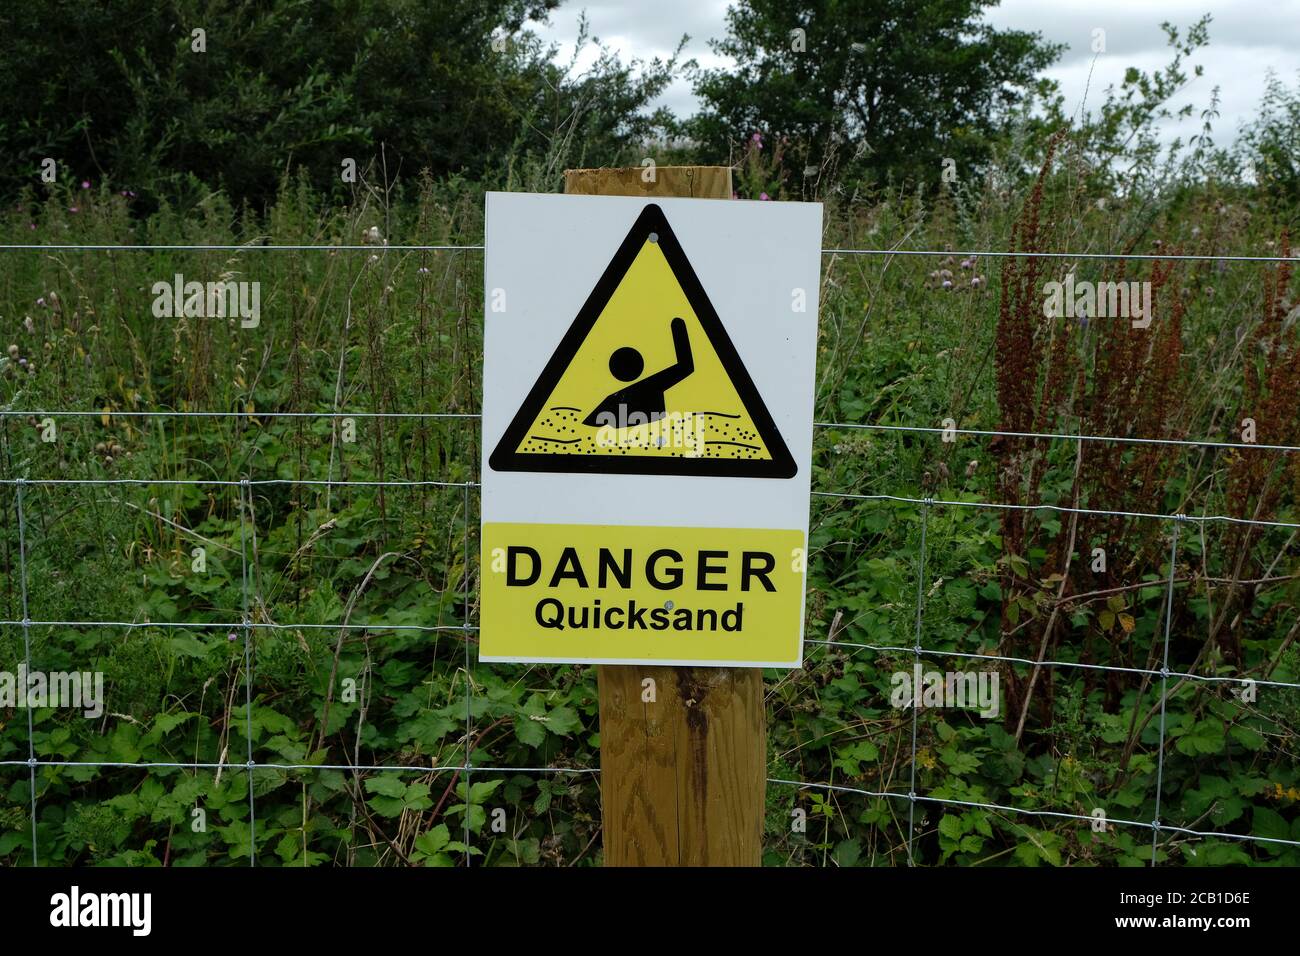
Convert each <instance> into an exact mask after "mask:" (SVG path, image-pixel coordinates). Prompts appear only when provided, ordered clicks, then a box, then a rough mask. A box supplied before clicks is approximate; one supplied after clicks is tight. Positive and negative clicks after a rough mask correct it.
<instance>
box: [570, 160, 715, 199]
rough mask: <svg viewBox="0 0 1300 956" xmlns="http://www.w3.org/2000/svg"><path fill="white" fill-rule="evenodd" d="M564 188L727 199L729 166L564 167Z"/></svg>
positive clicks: (596, 192)
mask: <svg viewBox="0 0 1300 956" xmlns="http://www.w3.org/2000/svg"><path fill="white" fill-rule="evenodd" d="M564 191H565V192H566V193H568V194H569V195H576V196H687V197H694V198H696V199H730V198H731V167H730V166H655V167H641V166H625V167H621V168H618V169H566V170H565V171H564Z"/></svg>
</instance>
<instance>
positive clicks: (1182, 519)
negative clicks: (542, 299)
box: [0, 244, 1300, 866]
mask: <svg viewBox="0 0 1300 956" xmlns="http://www.w3.org/2000/svg"><path fill="white" fill-rule="evenodd" d="M482 249H483V246H481V245H380V246H377V245H251V244H250V245H110V244H103V245H87V244H66V245H61V244H31V245H27V244H0V251H5V250H18V251H34V250H110V251H164V250H167V251H171V250H181V251H184V250H220V251H279V250H282V251H307V250H317V251H339V250H356V251H370V252H386V251H476V250H477V251H481V250H482ZM822 252H823V254H824V255H881V256H893V255H914V256H955V255H959V254H964V255H975V256H986V257H990V258H997V257H1011V256H1025V257H1042V258H1064V259H1089V258H1090V259H1151V260H1162V261H1178V260H1182V261H1216V262H1220V261H1221V262H1296V261H1300V257H1284V256H1218V255H1138V254H1130V253H1047V252H1006V251H987V250H986V251H981V252H972V253H956V252H952V251H950V250H901V249H823V250H822ZM105 415H108V416H110V417H121V418H198V419H222V418H235V419H244V420H248V421H257V420H260V419H274V418H314V419H326V418H327V419H334V420H337V419H344V418H358V419H427V420H439V419H443V420H464V421H475V420H478V419H479V418H480V416H479V415H478V414H475V413H469V412H374V411H339V410H329V411H276V410H269V411H255V412H254V411H218V410H213V411H186V410H169V409H153V410H107V409H104V410H84V409H83V410H72V409H57V410H50V409H23V410H16V409H3V408H0V421H2V420H3V419H4V418H6V417H20V418H27V417H33V416H54V417H66V418H101V417H103V416H105ZM814 427H815V428H821V429H863V430H878V431H885V432H901V433H912V434H919V435H933V434H936V433H941V434H943V435H944V436H945V438H946V437H947V436H949V435H953V436H955V435H969V436H978V437H1004V438H1017V439H1032V440H1041V441H1062V442H1071V441H1072V442H1113V443H1125V444H1137V445H1166V446H1182V447H1197V448H1211V449H1216V448H1222V449H1240V450H1251V451H1273V452H1282V453H1292V452H1297V451H1300V446H1295V445H1269V444H1256V443H1251V442H1231V441H1220V440H1213V439H1199V440H1198V439H1161V438H1155V437H1138V436H1109V435H1087V434H1069V433H1050V432H1012V431H994V430H979V429H964V428H945V427H936V426H925V425H899V424H888V423H870V422H814ZM0 485H7V486H11V487H12V488H13V489H14V500H15V508H16V524H17V530H18V545H19V547H18V575H19V580H20V607H21V609H22V618H21V619H20V620H0V626H12V627H18V628H21V631H22V635H23V648H24V658H25V659H24V664H25V667H26V669H27V672H28V673H31V671H32V642H31V633H32V629H33V628H37V627H49V626H64V627H108V628H124V629H133V628H184V629H194V628H201V629H215V630H225V631H229V632H232V633H233V632H239V633H242V635H243V648H242V651H243V660H244V667H243V670H244V711H245V721H246V728H247V729H248V730H249V732H248V733H247V734H246V737H247V744H248V746H247V754H246V760H245V762H244V763H243V764H242V765H241V764H239V763H234V762H215V763H214V762H199V761H193V762H183V761H138V762H131V761H75V760H60V759H51V758H48V757H38V756H37V754H36V743H35V731H34V725H33V715H32V708H31V707H28V708H26V710H27V737H28V740H27V754H28V756H27V759H26V760H0V766H7V767H18V768H21V767H26V768H27V769H28V772H29V790H30V818H31V835H32V863H33V865H39V864H40V852H39V845H38V840H37V819H38V818H37V786H36V773H37V770H38V769H39V768H42V767H51V768H54V767H69V768H75V767H87V768H92V767H93V768H116V769H141V770H164V769H166V770H177V769H181V770H217V771H222V770H240V769H242V770H244V771H246V772H247V773H248V774H249V781H248V800H249V865H250V866H255V865H256V864H257V846H256V835H257V818H256V799H255V795H254V787H253V779H252V778H253V774H254V773H255V772H256V771H258V770H279V771H322V770H335V771H341V772H349V773H352V774H359V773H380V772H385V773H403V774H430V773H454V774H460V775H463V777H462V779H463V780H464V781H465V784H466V792H467V793H468V790H469V782H470V778H471V776H472V775H474V774H479V775H502V774H510V773H519V774H569V775H576V776H598V775H599V774H600V770H599V769H598V768H579V767H565V766H489V765H482V764H475V763H473V762H472V758H473V747H474V744H473V739H474V737H473V735H474V718H473V683H472V681H471V680H469V678H468V675H469V674H470V673H471V669H472V665H473V661H472V655H471V644H472V643H473V642H472V641H471V639H470V636H471V634H473V633H474V632H477V630H478V627H477V626H476V625H474V624H473V623H472V621H471V602H470V600H469V599H468V598H469V591H470V589H471V587H472V581H473V575H472V574H471V571H470V567H471V557H472V556H471V548H470V528H471V523H470V515H471V513H472V512H471V504H472V497H471V496H472V494H473V493H474V489H477V488H479V487H480V484H479V483H478V482H474V481H463V482H455V481H437V480H358V479H334V478H330V479H298V478H294V479H288V478H266V479H256V478H252V477H247V476H246V477H241V478H239V479H237V480H222V479H184V478H156V479H140V478H136V479H131V478H22V477H13V478H0ZM59 485H68V486H75V485H90V486H99V485H135V486H155V485H159V486H166V485H180V486H184V485H198V486H217V487H230V488H235V489H237V495H238V511H239V527H240V601H241V609H242V616H241V619H240V620H238V621H220V622H211V621H194V622H189V621H143V622H142V621H113V620H42V619H32V618H30V616H29V593H28V566H27V553H28V542H27V538H28V535H27V519H28V510H29V506H28V505H27V504H26V491H27V489H28V488H31V487H33V486H59ZM274 485H286V486H323V487H340V488H342V487H349V486H355V487H437V488H444V489H457V488H459V489H461V491H462V496H463V508H464V514H465V534H464V540H463V555H462V560H463V562H464V569H465V572H464V586H465V592H466V598H467V599H466V602H465V610H464V617H463V620H462V621H461V623H460V624H449V625H421V624H406V623H396V622H394V623H388V622H382V621H366V622H353V621H347V620H345V621H342V622H339V623H293V624H284V623H275V622H270V621H255V620H254V619H253V616H252V607H253V602H254V601H255V599H256V598H257V595H256V594H255V593H254V591H255V584H254V580H255V572H256V570H257V568H256V553H257V552H256V522H255V521H254V520H253V518H252V489H254V488H256V487H259V486H274ZM812 495H813V496H814V497H823V498H831V499H839V500H843V501H849V502H897V503H904V504H911V505H916V506H919V508H920V538H919V546H918V549H917V553H916V555H915V563H916V602H917V603H916V615H915V631H914V643H913V645H912V646H910V647H908V646H902V645H887V644H864V643H855V642H851V641H844V640H837V639H834V634H832V635H831V637H830V639H817V638H811V637H808V638H806V640H805V643H808V644H814V645H819V646H825V647H838V648H845V649H849V650H866V651H871V652H876V653H903V654H911V655H912V656H913V659H914V661H915V663H916V665H917V666H918V667H919V666H920V662H921V660H922V658H923V657H944V658H959V659H967V660H971V661H978V662H983V663H994V662H996V663H1005V664H1018V665H1023V666H1028V667H1032V668H1034V669H1035V671H1037V670H1038V669H1041V668H1052V669H1055V668H1063V669H1077V670H1084V671H1095V672H1101V673H1104V672H1111V673H1124V674H1130V675H1136V676H1141V677H1144V678H1150V679H1152V680H1154V679H1156V678H1158V679H1159V680H1160V700H1159V707H1160V710H1159V715H1160V721H1159V724H1158V728H1159V742H1158V745H1157V750H1156V761H1157V770H1156V781H1155V784H1156V785H1155V794H1154V796H1155V813H1154V817H1153V819H1152V820H1149V821H1142V820H1130V819H1123V818H1118V817H1112V816H1109V815H1107V816H1106V817H1105V822H1106V823H1107V824H1113V825H1119V826H1124V827H1131V828H1135V829H1139V830H1142V829H1146V830H1149V831H1150V834H1151V863H1152V865H1155V864H1156V863H1157V852H1158V848H1159V841H1160V837H1161V834H1168V835H1174V836H1176V835H1182V836H1187V837H1196V838H1206V839H1224V840H1234V841H1248V842H1255V843H1267V844H1275V845H1284V846H1293V847H1300V840H1290V839H1284V838H1277V837H1265V836H1261V835H1258V834H1254V833H1235V832H1227V831H1217V830H1216V831H1204V830H1197V829H1194V828H1191V827H1185V826H1178V825H1174V824H1171V823H1168V822H1165V821H1163V820H1161V819H1160V806H1161V799H1162V796H1163V786H1164V758H1165V751H1166V745H1167V743H1168V738H1167V732H1166V730H1167V728H1166V709H1165V705H1166V702H1167V701H1168V699H1169V697H1170V694H1171V689H1170V687H1169V680H1170V678H1175V679H1176V680H1177V681H1178V682H1179V683H1178V684H1177V685H1175V688H1174V690H1176V689H1177V687H1178V686H1181V685H1182V683H1183V682H1186V681H1193V682H1205V683H1221V684H1239V685H1243V686H1245V685H1251V686H1266V687H1275V688H1283V689H1290V690H1300V683H1293V682H1287V681H1276V680H1267V679H1256V678H1242V677H1225V676H1219V675H1208V674H1198V673H1194V672H1190V671H1180V670H1175V669H1171V668H1170V666H1169V645H1170V626H1171V622H1172V609H1173V599H1174V590H1175V585H1176V581H1175V570H1176V566H1177V560H1178V555H1179V537H1180V529H1181V528H1183V527H1185V526H1187V525H1189V524H1198V523H1199V524H1207V523H1213V522H1222V523H1229V524H1238V525H1249V526H1260V527H1271V528H1290V529H1300V522H1288V521H1272V520H1264V519H1259V518H1247V517H1242V516H1234V515H1211V514H1201V515H1195V514H1181V513H1180V514H1162V513H1157V512H1133V511H1121V510H1108V509H1095V508H1079V507H1070V506H1065V505H1059V504H1055V503H1050V502H1044V503H1030V504H1025V503H1007V502H996V501H981V500H943V499H936V498H934V497H931V496H925V497H910V496H905V495H893V494H854V493H847V492H836V491H813V492H812ZM936 508H975V509H986V510H992V511H1005V510H1018V511H1028V512H1043V511H1046V512H1058V513H1064V514H1078V515H1095V516H1109V517H1123V518H1137V519H1144V520H1153V521H1164V522H1168V523H1169V524H1170V529H1171V534H1170V546H1169V556H1168V560H1169V573H1168V576H1167V578H1166V580H1165V584H1164V591H1165V598H1164V610H1163V613H1162V615H1161V616H1162V619H1163V641H1162V654H1161V666H1160V667H1159V668H1158V669H1156V668H1152V667H1145V668H1143V667H1120V666H1114V665H1105V664H1097V663H1092V662H1084V661H1066V660H1055V659H1048V658H1039V659H1030V658H1023V657H1015V656H1007V655H1000V654H986V653H979V654H975V653H968V652H961V651H954V650H949V649H944V648H927V647H925V646H924V640H923V639H924V628H925V613H924V609H925V605H926V567H927V558H928V548H929V543H928V526H929V518H930V513H931V511H932V510H933V509H936ZM250 551H251V557H250ZM1147 586H1151V585H1147ZM309 628H319V629H327V630H372V631H384V630H387V631H396V630H412V631H417V632H431V633H434V632H453V633H455V632H459V633H460V634H461V635H462V644H463V648H464V660H463V666H464V668H465V674H466V678H467V679H466V681H465V735H464V759H463V760H462V761H461V762H460V763H454V764H437V763H433V764H418V763H415V764H371V765H365V764H357V763H353V762H348V763H329V764H321V763H285V762H268V761H257V760H255V759H254V752H253V735H252V732H251V728H252V725H253V672H254V667H255V664H256V659H255V654H254V648H255V637H254V635H255V633H256V632H258V631H262V630H270V631H278V630H295V629H309ZM913 695H914V696H913V699H912V704H911V707H910V709H911V711H912V720H911V748H910V758H911V759H910V768H909V774H910V775H909V783H908V789H907V791H906V792H903V791H898V790H882V791H875V790H868V789H863V788H858V787H852V786H846V785H841V784H833V783H825V782H816V781H804V780H791V779H785V778H782V777H769V778H768V779H767V782H768V783H769V784H773V785H777V786H790V787H796V788H799V789H807V790H820V791H825V792H830V793H845V794H853V795H858V796H865V797H871V798H878V799H886V800H897V801H905V802H906V804H907V807H908V823H907V844H906V855H907V860H908V864H909V865H915V864H916V856H915V852H914V849H915V847H914V845H915V841H916V838H917V837H916V807H917V804H931V805H934V806H939V807H954V808H967V809H982V810H989V811H995V812H999V813H1008V814H1015V815H1021V816H1027V817H1043V818H1049V819H1059V820H1074V821H1079V822H1082V823H1089V824H1092V823H1095V822H1096V818H1095V817H1093V816H1088V815H1084V814H1078V813H1069V812H1064V811H1057V810H1044V809H1034V808H1024V807H1015V806H1008V805H1004V804H999V803H991V802H981V801H973V800H959V799H954V798H951V797H942V796H937V795H934V794H923V793H918V792H917V777H916V772H917V762H918V761H917V758H918V737H919V713H920V710H921V709H922V708H921V706H918V702H919V700H920V688H914V689H913ZM470 839H471V838H470V820H469V814H468V813H467V814H465V841H464V842H465V846H466V847H469V846H470ZM464 862H465V865H466V866H469V865H472V858H471V854H470V853H469V852H466V853H465V855H464Z"/></svg>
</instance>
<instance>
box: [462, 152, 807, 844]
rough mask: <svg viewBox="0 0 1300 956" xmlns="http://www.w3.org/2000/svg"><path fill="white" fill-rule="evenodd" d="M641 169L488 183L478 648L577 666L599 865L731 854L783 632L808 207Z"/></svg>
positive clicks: (799, 585) (796, 650)
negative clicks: (537, 187) (551, 190)
mask: <svg viewBox="0 0 1300 956" xmlns="http://www.w3.org/2000/svg"><path fill="white" fill-rule="evenodd" d="M641 172H642V170H640V169H639V168H637V169H627V170H593V171H570V172H569V173H568V174H567V176H566V179H567V191H568V193H569V195H566V196H551V195H527V194H502V193H492V194H489V196H488V200H487V242H486V255H485V266H484V282H485V286H486V288H487V289H489V290H491V289H500V290H503V291H504V294H505V295H506V296H508V301H509V303H510V308H509V310H508V311H501V312H491V311H489V312H488V314H487V316H486V323H485V337H484V387H483V395H484V401H483V419H482V423H483V424H482V427H483V434H482V448H483V453H484V461H483V486H482V495H483V497H482V508H481V517H482V535H481V543H482V545H481V546H482V567H483V568H484V574H483V581H482V599H481V611H480V614H481V622H480V645H479V650H480V659H481V660H485V661H494V662H571V663H593V664H597V665H600V666H599V685H600V723H601V727H600V730H601V773H602V777H601V794H602V801H603V804H604V843H605V845H604V857H605V862H606V863H607V864H623V865H691V864H712V865H720V864H721V865H727V864H736V865H738V864H743V865H756V864H757V863H758V862H759V858H760V852H761V843H760V840H761V832H762V819H763V807H764V793H765V772H764V764H765V756H766V749H765V732H764V716H763V684H762V678H761V671H760V670H759V668H763V667H798V666H800V664H801V661H802V651H803V640H802V632H803V614H804V590H805V587H804V585H805V562H804V560H803V559H802V556H803V555H804V554H805V552H806V547H807V534H808V501H809V497H808V495H809V490H810V482H809V478H810V474H811V448H812V404H813V384H814V373H815V351H814V350H815V337H816V323H817V308H816V305H817V303H816V293H817V289H818V287H819V279H820V249H819V247H820V234H821V207H820V205H816V204H805V203H770V202H764V203H747V202H717V201H714V199H720V198H727V197H730V196H731V183H730V171H729V170H726V169H712V168H682V167H667V168H664V167H660V168H658V169H657V170H656V176H655V177H654V179H653V181H647V180H645V179H644V177H643V176H642V175H641ZM575 193H588V195H574V194H575ZM592 193H600V194H601V195H590V194H592ZM704 196H709V197H714V198H711V199H708V200H705V199H704V198H702V197H704ZM679 197H697V198H679ZM793 290H799V292H800V294H799V295H797V296H796V295H794V294H793ZM793 301H797V302H799V303H800V306H801V307H800V308H799V309H797V310H796V309H794V308H793V307H792V305H791V303H792V302H793ZM810 305H811V307H809V306H810ZM647 687H650V688H653V689H654V690H653V692H652V693H647V691H646V688H647Z"/></svg>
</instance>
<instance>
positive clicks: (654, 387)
mask: <svg viewBox="0 0 1300 956" xmlns="http://www.w3.org/2000/svg"><path fill="white" fill-rule="evenodd" d="M670 328H671V329H672V337H673V352H674V354H675V357H676V361H675V362H674V363H673V364H672V365H670V366H668V368H665V369H662V370H660V371H658V372H655V373H654V374H653V375H647V376H646V377H645V378H643V379H641V380H640V381H633V380H634V379H636V378H637V376H639V375H640V374H641V372H642V371H644V370H645V359H643V358H642V357H641V353H640V352H638V351H637V350H636V349H634V348H632V347H631V346H629V345H624V346H621V347H620V348H618V349H616V350H615V351H614V354H613V355H611V356H610V357H609V372H610V374H611V375H613V376H614V377H615V378H616V379H618V380H619V381H622V382H632V384H631V385H628V386H627V387H626V388H620V389H619V390H618V391H616V392H614V393H613V394H612V395H609V396H608V397H606V399H605V400H604V401H603V402H601V403H600V404H599V405H597V406H596V408H595V409H593V410H592V412H591V414H590V415H588V416H587V417H586V418H584V419H583V420H582V423H583V424H584V425H596V426H602V425H603V426H612V427H615V428H618V427H622V428H627V427H628V425H629V424H642V423H645V422H657V421H659V420H660V419H662V418H663V417H664V415H666V414H667V404H668V403H667V402H666V401H665V399H664V393H665V392H666V391H668V389H670V388H672V387H673V386H674V385H676V384H678V383H679V382H681V381H682V380H683V379H684V378H686V376H688V375H690V374H691V372H693V371H695V363H694V362H693V361H692V360H691V337H690V335H689V334H688V333H687V331H686V322H685V321H684V320H683V319H681V318H676V319H673V321H672V323H671V325H670Z"/></svg>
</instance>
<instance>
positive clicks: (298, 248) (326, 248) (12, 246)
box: [0, 242, 1300, 262]
mask: <svg viewBox="0 0 1300 956" xmlns="http://www.w3.org/2000/svg"><path fill="white" fill-rule="evenodd" d="M483 250H484V246H483V245H482V244H474V243H469V244H464V245H426V244H422V243H405V244H402V245H390V244H388V243H363V244H359V245H358V244H349V245H331V244H319V243H318V244H315V245H302V244H295V243H284V244H275V243H256V244H253V243H250V244H247V245H245V244H236V243H214V244H212V245H160V244H152V243H142V244H140V245H124V244H114V243H76V242H67V243H54V242H49V243H40V242H37V243H21V242H19V243H0V252H9V251H12V252H43V251H51V252H95V251H100V252H172V251H184V252H373V253H379V252H482V251H483ZM821 254H822V255H824V256H885V257H889V256H953V257H954V258H955V257H957V256H969V257H974V258H987V259H1101V260H1112V259H1115V260H1124V259H1137V260H1149V261H1156V262H1300V256H1228V255H1214V254H1211V253H1193V254H1190V255H1188V254H1181V253H1180V254H1173V253H1170V254H1168V255H1163V254H1160V253H1143V252H1035V251H1032V250H1017V249H998V250H992V249H981V250H972V249H967V250H953V249H822V250H821Z"/></svg>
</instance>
